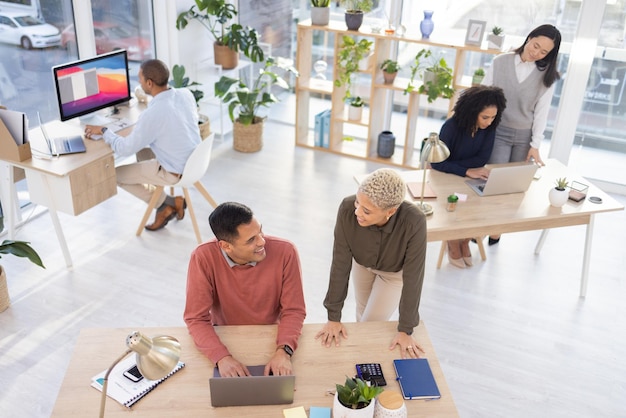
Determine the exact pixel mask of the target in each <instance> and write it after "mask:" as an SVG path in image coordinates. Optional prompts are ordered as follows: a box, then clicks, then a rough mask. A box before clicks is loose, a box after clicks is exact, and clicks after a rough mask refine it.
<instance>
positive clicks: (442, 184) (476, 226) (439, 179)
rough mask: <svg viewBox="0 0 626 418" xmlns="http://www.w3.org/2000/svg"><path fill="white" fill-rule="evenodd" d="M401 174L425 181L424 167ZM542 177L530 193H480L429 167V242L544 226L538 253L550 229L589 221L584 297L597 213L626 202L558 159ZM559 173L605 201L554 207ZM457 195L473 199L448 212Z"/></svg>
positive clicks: (548, 163) (457, 178)
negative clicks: (552, 195) (432, 194)
mask: <svg viewBox="0 0 626 418" xmlns="http://www.w3.org/2000/svg"><path fill="white" fill-rule="evenodd" d="M400 174H401V175H402V177H403V178H404V180H405V181H407V182H410V181H415V182H420V183H421V181H422V176H423V172H422V171H421V170H414V171H404V172H400ZM540 175H541V177H540V178H539V179H537V180H533V182H532V183H531V185H530V187H529V189H528V191H526V192H525V193H514V194H507V195H500V196H487V197H480V196H478V195H476V193H474V191H472V189H470V187H469V186H468V185H467V184H465V180H466V178H463V177H460V176H456V175H454V174H448V173H442V172H439V171H436V170H432V169H429V170H428V171H427V173H426V181H427V182H428V183H429V185H430V187H431V188H432V189H433V190H434V192H435V193H436V194H437V198H436V199H424V202H425V203H428V204H429V205H431V206H432V207H433V209H434V213H433V214H432V215H430V216H428V241H447V240H454V239H461V238H473V237H479V236H485V235H497V234H503V233H507V232H520V231H531V230H543V232H542V234H541V237H540V239H539V242H538V243H537V246H536V247H535V253H536V254H538V253H539V251H540V250H541V247H542V245H543V242H544V241H545V238H546V235H547V231H548V229H551V228H558V227H563V226H574V225H587V232H586V238H585V251H584V256H583V264H582V272H581V282H580V296H581V297H584V296H585V295H586V292H587V282H588V278H589V259H590V255H591V242H592V237H593V221H594V216H595V214H597V213H602V212H610V211H618V210H623V209H624V206H622V205H621V204H620V203H619V202H617V201H616V200H615V199H613V198H612V197H611V196H609V195H607V194H606V193H604V192H603V191H602V190H600V189H599V188H598V187H596V186H594V185H593V184H591V183H590V182H589V181H588V180H586V179H584V178H583V177H581V176H580V175H578V174H576V173H575V172H574V171H573V170H571V169H570V168H568V167H566V166H565V165H563V164H562V163H561V162H559V161H557V160H554V159H549V160H547V161H546V166H545V167H542V168H541V169H540ZM364 177H365V176H357V178H356V180H357V181H360V180H362V179H363V178H364ZM559 177H567V180H568V181H569V182H570V184H571V182H572V181H578V182H580V183H584V184H588V185H589V190H588V191H587V197H590V196H598V197H600V198H601V199H602V203H599V204H598V203H593V202H590V201H589V199H588V198H587V199H585V200H584V201H582V202H579V203H576V202H573V201H571V200H570V201H568V202H567V203H566V204H565V206H563V207H561V208H556V207H553V206H550V202H549V200H548V193H549V191H550V189H552V188H554V186H555V180H556V179H557V178H559ZM454 193H462V194H465V195H467V201H465V202H459V203H458V204H457V208H456V210H455V211H454V212H448V211H446V205H447V197H448V195H451V194H454ZM407 200H410V201H412V202H419V199H413V198H412V197H411V196H410V195H409V194H408V192H407Z"/></svg>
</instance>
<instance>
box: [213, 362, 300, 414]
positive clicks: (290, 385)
mask: <svg viewBox="0 0 626 418" xmlns="http://www.w3.org/2000/svg"><path fill="white" fill-rule="evenodd" d="M264 369H265V366H248V370H249V371H250V374H251V375H252V376H245V377H220V374H219V371H218V369H217V367H216V368H215V370H214V372H213V377H212V378H210V379H209V389H210V391H211V405H212V406H249V405H282V404H290V403H293V394H294V390H295V384H296V377H295V376H293V375H291V376H263V371H264Z"/></svg>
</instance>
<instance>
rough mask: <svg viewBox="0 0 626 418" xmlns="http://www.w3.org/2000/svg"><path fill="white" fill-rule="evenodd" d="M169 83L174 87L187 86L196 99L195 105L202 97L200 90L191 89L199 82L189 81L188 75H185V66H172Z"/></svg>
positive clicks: (202, 93)
mask: <svg viewBox="0 0 626 418" xmlns="http://www.w3.org/2000/svg"><path fill="white" fill-rule="evenodd" d="M169 85H170V86H172V87H174V88H176V89H180V88H187V89H189V91H190V92H191V94H193V98H194V99H195V100H196V105H199V103H200V100H202V98H203V97H204V92H203V91H202V90H197V89H193V88H191V87H193V86H199V85H200V83H198V82H196V81H191V80H190V79H189V77H187V76H186V75H185V66H184V65H178V64H175V65H174V67H172V79H171V80H170V81H169Z"/></svg>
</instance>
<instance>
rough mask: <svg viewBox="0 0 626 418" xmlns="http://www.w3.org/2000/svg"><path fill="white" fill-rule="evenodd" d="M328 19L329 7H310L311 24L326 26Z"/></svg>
mask: <svg viewBox="0 0 626 418" xmlns="http://www.w3.org/2000/svg"><path fill="white" fill-rule="evenodd" d="M329 21H330V7H311V24H312V25H318V26H326V25H328V22H329Z"/></svg>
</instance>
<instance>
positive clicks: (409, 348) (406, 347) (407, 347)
mask: <svg viewBox="0 0 626 418" xmlns="http://www.w3.org/2000/svg"><path fill="white" fill-rule="evenodd" d="M396 345H399V346H400V355H401V356H402V358H418V357H419V356H420V353H422V354H423V353H424V350H423V349H422V347H420V346H419V344H418V343H417V341H415V340H414V339H413V337H411V336H410V335H409V334H407V333H406V332H401V331H399V332H398V333H396V336H395V337H394V338H393V341H391V345H390V346H389V349H390V350H393V349H394V348H396Z"/></svg>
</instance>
